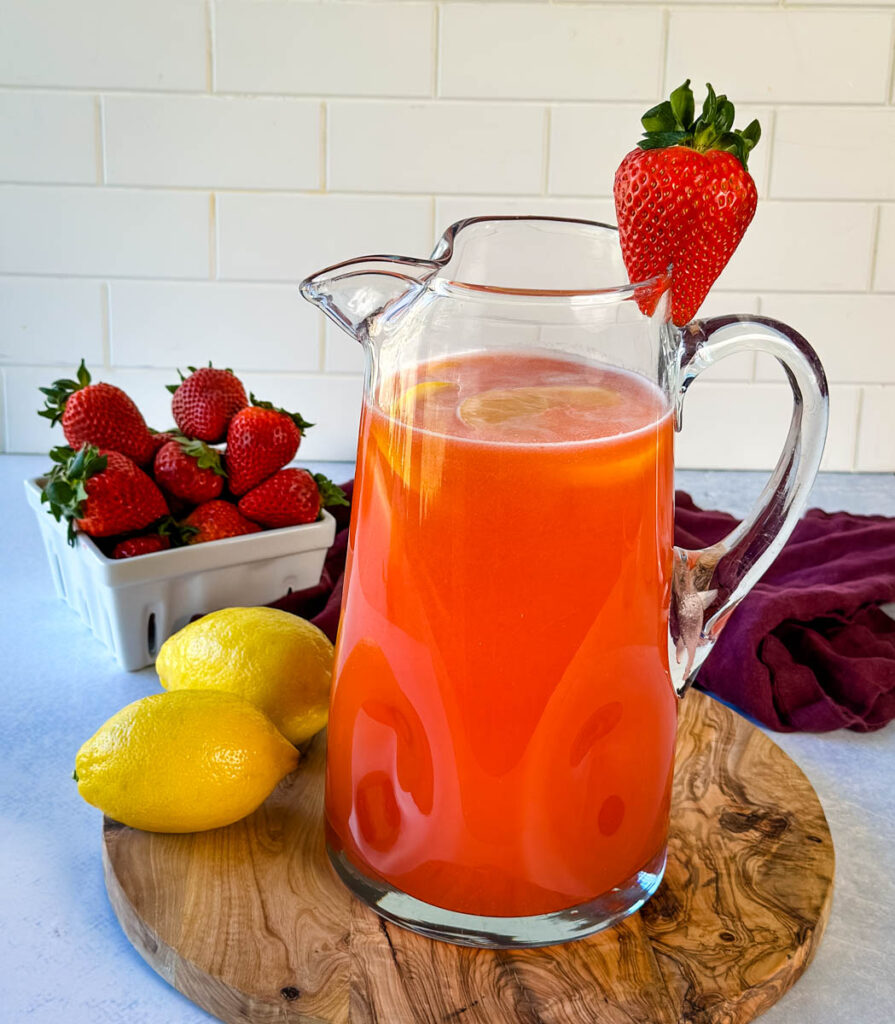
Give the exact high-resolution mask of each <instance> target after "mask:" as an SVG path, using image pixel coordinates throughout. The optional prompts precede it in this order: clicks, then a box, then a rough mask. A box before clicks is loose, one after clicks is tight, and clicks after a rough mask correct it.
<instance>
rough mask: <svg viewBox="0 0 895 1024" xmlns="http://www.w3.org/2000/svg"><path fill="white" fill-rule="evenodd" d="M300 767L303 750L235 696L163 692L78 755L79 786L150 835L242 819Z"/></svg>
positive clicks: (132, 708) (133, 707) (125, 711)
mask: <svg viewBox="0 0 895 1024" xmlns="http://www.w3.org/2000/svg"><path fill="white" fill-rule="evenodd" d="M297 764H298V751H297V750H296V749H295V747H293V746H292V745H291V744H290V743H289V742H288V741H287V740H285V739H284V738H283V737H282V735H281V734H280V733H279V732H278V731H277V729H276V728H275V727H274V724H273V723H272V722H271V721H270V719H269V718H267V716H266V715H263V714H262V713H261V712H260V711H259V710H258V709H257V708H256V707H253V706H252V705H251V704H249V703H248V701H244V700H242V699H241V698H240V697H235V696H234V695H233V694H231V693H200V692H198V691H191V690H184V691H182V692H179V693H155V694H153V695H152V696H151V697H144V698H143V699H142V700H138V701H135V702H134V703H133V704H128V706H127V707H126V708H122V710H121V711H119V712H118V714H117V715H113V716H112V717H111V718H110V719H109V720H108V722H106V724H105V725H104V726H102V728H101V729H100V730H99V731H98V732H97V733H96V734H95V735H93V736H91V738H90V739H89V740H87V742H86V743H85V744H84V746H83V747H81V749H80V750H79V751H78V756H77V758H76V760H75V778H76V779H77V780H78V792H79V793H80V794H81V796H82V797H83V798H84V799H85V800H86V801H87V803H89V804H93V806H94V807H98V808H99V809H100V810H101V811H104V812H105V813H106V814H108V815H109V817H110V818H114V819H115V820H116V821H120V822H123V823H124V824H125V825H130V826H131V827H132V828H140V829H144V830H146V831H147V832H199V831H202V830H204V829H208V828H219V827H220V826H222V825H229V824H231V822H234V821H239V819H240V818H244V817H245V816H246V815H247V814H251V812H252V811H254V810H255V808H256V807H258V806H259V805H260V804H261V803H263V802H264V800H265V798H266V797H267V795H268V794H269V793H270V791H271V790H272V789H273V788H274V786H276V784H277V783H278V782H279V781H280V779H282V778H283V776H284V775H288V774H289V772H291V771H293V769H294V768H295V766H296V765H297Z"/></svg>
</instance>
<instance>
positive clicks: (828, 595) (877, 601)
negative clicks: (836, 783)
mask: <svg viewBox="0 0 895 1024" xmlns="http://www.w3.org/2000/svg"><path fill="white" fill-rule="evenodd" d="M342 487H343V489H344V490H345V492H346V494H347V495H348V498H349V500H350V499H351V493H352V482H349V483H347V484H342ZM676 502H677V507H676V512H675V543H677V544H679V545H681V546H682V547H686V548H699V547H705V546H707V545H710V544H714V543H715V542H716V541H718V540H720V539H721V538H722V537H723V536H724V535H725V534H726V533H728V532H729V531H730V530H731V529H732V528H733V526H734V525H735V524H736V522H737V521H736V519H735V518H734V517H733V516H730V515H728V514H727V513H726V512H711V511H706V510H704V509H700V508H698V507H697V506H696V505H694V503H693V499H692V498H691V497H690V496H689V495H688V494H685V493H684V492H683V491H678V492H677V495H676ZM330 511H332V512H333V514H334V515H335V516H336V520H337V522H338V528H339V530H338V533H337V534H336V539H335V542H334V543H333V546H332V547H331V548H330V550H329V553H328V554H327V558H326V564H325V566H324V569H323V576H322V577H321V580H320V583H319V584H318V585H317V586H316V587H312V588H310V589H309V590H304V591H301V592H300V593H293V594H287V595H286V596H285V597H283V598H281V599H280V600H279V601H275V602H274V607H277V608H284V609H285V610H287V611H290V612H293V613H295V614H296V615H301V616H302V617H304V618H307V619H310V620H311V621H312V622H314V623H315V625H317V626H319V627H320V629H322V630H323V632H324V633H326V634H327V636H329V637H330V639H333V640H334V639H335V635H336V629H337V628H338V625H339V606H340V604H341V600H342V573H343V571H344V568H345V550H346V547H347V545H348V529H347V527H348V513H349V510H348V509H347V508H335V509H331V510H330ZM572 599H574V595H572ZM893 601H895V519H888V518H886V517H884V516H853V515H849V514H848V513H846V512H835V513H832V514H831V513H827V512H822V511H820V510H819V509H812V510H811V511H810V512H808V513H807V514H806V515H805V517H804V518H803V519H802V520H801V521H800V522H799V523H798V525H797V526H796V528H795V531H794V532H793V535H792V537H790V539H789V542H788V543H787V544H786V546H785V547H784V549H783V551H782V552H781V553H780V555H779V556H778V557H777V559H776V561H775V562H774V564H773V565H772V566H771V568H770V569H769V570H768V571H767V573H766V574H765V576H764V577H763V578H762V580H761V581H760V582H759V583H758V584H756V586H755V588H754V589H753V590H752V592H751V593H750V594H749V596H748V597H747V598H746V599H745V600H744V601H743V603H742V604H741V605H740V606H739V608H737V610H736V611H735V612H734V614H733V615H732V616H731V618H730V621H729V622H728V623H727V625H726V627H725V629H724V632H723V633H722V634H721V637H720V639H719V640H718V642H717V644H716V645H715V648H714V650H713V651H712V653H711V654H710V655H709V657H708V658H707V660H706V662H705V664H704V665H703V666H702V668H701V669H700V670H699V677H698V680H699V682H698V685H699V686H700V688H701V689H704V690H708V691H709V692H710V693H713V694H715V695H716V696H718V697H720V698H721V699H722V700H724V701H726V702H727V703H729V704H732V705H734V706H735V707H737V708H739V709H740V710H742V711H743V712H744V713H745V714H747V715H749V716H750V717H752V718H754V719H756V720H758V721H759V722H762V723H764V724H765V725H767V726H769V727H770V728H772V729H778V730H781V731H784V732H795V731H800V730H801V731H805V732H827V731H829V730H831V729H840V728H847V729H854V730H857V731H859V732H868V731H870V730H873V729H880V728H882V727H883V726H884V725H885V724H886V723H887V722H889V721H891V719H893V718H895V621H893V620H892V619H891V618H889V616H888V615H886V614H885V613H884V612H882V611H881V610H880V607H879V606H880V605H881V604H886V603H888V602H893Z"/></svg>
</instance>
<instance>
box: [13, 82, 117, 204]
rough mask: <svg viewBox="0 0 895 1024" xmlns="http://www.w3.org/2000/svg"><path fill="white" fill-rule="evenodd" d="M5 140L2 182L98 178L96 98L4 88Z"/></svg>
mask: <svg viewBox="0 0 895 1024" xmlns="http://www.w3.org/2000/svg"><path fill="white" fill-rule="evenodd" d="M0 138H2V139H3V145H2V146H0V181H20V182H25V183H28V182H38V181H46V182H65V183H68V184H80V183H87V182H89V183H93V182H95V181H96V175H97V154H96V143H95V140H96V101H95V100H94V98H93V97H92V96H87V95H76V94H66V93H46V92H0Z"/></svg>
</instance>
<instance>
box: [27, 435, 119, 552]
mask: <svg viewBox="0 0 895 1024" xmlns="http://www.w3.org/2000/svg"><path fill="white" fill-rule="evenodd" d="M50 458H51V459H52V460H53V462H55V463H56V464H55V465H54V466H53V468H52V469H51V470H50V471H49V472H48V473H47V482H46V483H45V484H44V487H43V492H42V493H41V496H40V500H41V502H43V503H45V504H47V505H49V506H50V507H49V509H48V511H49V513H50V515H52V516H53V518H54V519H55V520H56V522H57V523H58V522H59V520H60V519H65V520H66V522H67V523H68V542H69V544H72V545H73V544H74V543H75V520H76V519H80V518H81V513H82V512H83V509H84V502H85V501H86V500H87V488H86V486H85V485H86V483H87V481H88V480H89V479H90V477H92V476H93V475H94V474H96V473H101V472H102V471H103V470H104V469H105V468H106V465H107V464H108V461H109V460H108V459H107V458H106V456H105V455H100V453H99V449H98V448H96V447H95V446H94V445H90V444H85V445H84V446H83V447H82V448H81V450H80V451H78V452H73V451H72V449H71V448H65V447H63V448H54V449H53V451H51V452H50Z"/></svg>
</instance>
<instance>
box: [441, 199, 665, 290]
mask: <svg viewBox="0 0 895 1024" xmlns="http://www.w3.org/2000/svg"><path fill="white" fill-rule="evenodd" d="M501 221H543V222H545V223H553V224H577V225H579V226H582V227H587V228H599V229H600V230H602V231H610V232H612V234H614V235H616V236H617V235H618V227H617V226H616V225H615V224H605V223H604V222H603V221H599V220H588V219H587V218H585V217H553V216H550V215H549V214H536V213H531V214H491V215H483V216H479V217H464V218H463V219H462V220H457V221H454V223H453V224H450V225H448V227H447V228H445V230H444V232H443V233H442V235H441V237H440V238H439V240H438V242H437V243H436V245H435V249H434V250H433V255H432V257H431V259H430V260H429V262H431V263H435V264H437V265H438V266H439V267H440V268H441V269H444V267H446V266H447V265H448V264H449V263H450V261H451V259H452V258H453V255H454V240H455V239H456V237H457V235H458V234H459V233H460V232H461V231H463V230H464V229H465V228H468V227H471V226H472V225H473V224H487V223H492V222H501ZM442 245H444V247H445V251H444V254H443V256H441V257H438V258H436V257H435V253H436V252H438V250H439V249H440V248H441V246H442ZM663 281H665V282H667V283H668V284H670V283H671V264H669V266H668V268H667V270H666V271H665V272H664V273H661V274H654V275H653V276H652V277H648V278H644V280H642V281H626V282H625V283H624V284H614V285H609V286H608V287H606V288H578V289H553V288H548V289H536V288H509V287H502V286H499V285H476V284H470V283H469V282H465V281H448V282H444V283H446V284H448V285H449V286H450V287H451V288H458V289H462V290H464V291H475V292H486V293H487V294H489V295H509V296H512V297H520V298H525V297H532V298H538V299H541V298H562V299H566V298H581V297H586V296H588V295H599V296H603V297H605V296H607V295H614V294H622V295H624V296H625V297H628V296H629V295H630V294H631V293H633V292H635V291H637V290H639V289H641V288H654V287H655V286H656V285H658V284H659V283H660V282H663Z"/></svg>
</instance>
